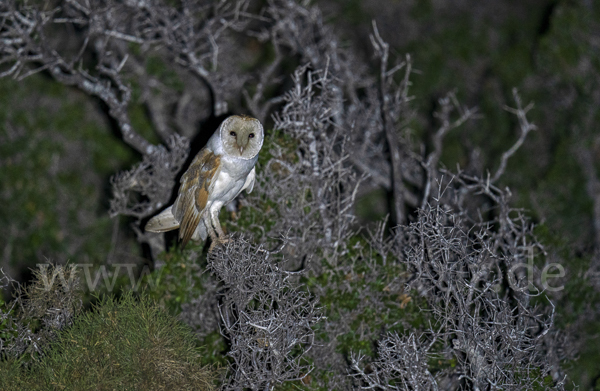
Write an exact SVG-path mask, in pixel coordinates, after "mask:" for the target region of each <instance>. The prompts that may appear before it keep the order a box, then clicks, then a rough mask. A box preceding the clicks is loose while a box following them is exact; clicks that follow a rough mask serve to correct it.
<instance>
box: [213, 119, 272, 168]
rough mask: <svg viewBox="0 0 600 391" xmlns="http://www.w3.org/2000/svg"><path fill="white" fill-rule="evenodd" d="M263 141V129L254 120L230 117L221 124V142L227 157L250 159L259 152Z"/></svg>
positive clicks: (258, 122)
mask: <svg viewBox="0 0 600 391" xmlns="http://www.w3.org/2000/svg"><path fill="white" fill-rule="evenodd" d="M263 139H264V132H263V127H262V125H261V123H260V121H259V120H257V119H256V118H252V117H248V116H245V115H232V116H231V117H228V118H227V119H226V120H225V121H223V123H222V124H221V141H222V142H223V149H224V150H225V153H227V154H228V155H229V156H235V157H240V158H242V159H252V158H253V157H255V156H256V155H257V154H258V152H259V151H260V148H261V147H262V144H263Z"/></svg>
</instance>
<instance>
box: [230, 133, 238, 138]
mask: <svg viewBox="0 0 600 391" xmlns="http://www.w3.org/2000/svg"><path fill="white" fill-rule="evenodd" d="M229 134H230V135H232V136H233V137H235V136H237V135H236V134H235V132H230V133H229Z"/></svg>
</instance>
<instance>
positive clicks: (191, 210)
mask: <svg viewBox="0 0 600 391" xmlns="http://www.w3.org/2000/svg"><path fill="white" fill-rule="evenodd" d="M263 139H264V132H263V127H262V125H261V123H260V122H259V121H258V120H257V119H256V118H252V117H247V116H240V115H233V116H231V117H228V118H227V119H225V121H223V122H222V123H221V125H220V126H219V128H218V129H217V130H216V131H215V133H214V134H213V135H212V137H211V138H210V139H209V140H208V143H207V144H206V146H205V147H204V148H202V150H200V152H198V155H196V157H195V158H194V161H193V162H192V164H190V167H189V168H188V169H187V171H186V172H185V173H184V174H183V176H182V177H181V181H180V183H181V184H180V186H179V192H178V194H177V199H176V200H175V203H173V205H171V206H169V207H168V208H167V209H165V210H164V211H162V212H161V213H159V214H158V215H156V216H154V217H153V218H152V219H150V221H148V223H147V224H146V228H145V229H146V231H149V232H166V231H171V230H174V229H177V228H179V239H180V240H181V242H182V248H183V247H185V245H186V244H187V242H188V241H189V240H190V239H194V240H199V239H202V240H206V237H207V234H208V236H210V238H211V241H212V244H211V247H210V249H209V251H210V250H212V249H213V248H214V246H215V245H216V243H217V242H218V241H219V240H220V241H223V240H224V239H225V234H224V232H223V229H222V228H221V224H220V223H219V211H220V210H221V208H222V207H223V205H226V204H227V203H229V202H231V201H232V200H233V199H234V198H235V197H237V196H238V195H239V194H240V193H241V192H242V190H246V191H247V192H248V193H250V192H251V191H252V188H253V187H254V179H255V177H256V173H255V170H254V165H255V164H256V161H257V160H258V152H259V151H260V148H261V147H262V144H263ZM215 230H216V233H215ZM217 235H218V236H217Z"/></svg>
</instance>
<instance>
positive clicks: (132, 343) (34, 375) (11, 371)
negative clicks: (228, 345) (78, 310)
mask: <svg viewBox="0 0 600 391" xmlns="http://www.w3.org/2000/svg"><path fill="white" fill-rule="evenodd" d="M200 359H201V351H200V349H199V348H198V347H196V339H195V337H194V335H193V334H192V333H191V331H190V330H189V328H188V327H186V326H185V325H184V324H182V323H181V322H179V321H178V320H177V319H175V318H174V317H173V316H171V315H169V314H168V313H166V312H165V311H164V310H162V309H161V308H159V307H158V306H157V305H156V304H155V303H154V302H152V301H151V300H149V299H147V298H144V297H141V298H139V300H138V299H137V298H135V297H134V296H133V294H131V293H128V294H125V295H124V296H123V297H122V298H121V299H120V300H118V301H117V300H116V299H114V298H112V297H110V296H106V297H104V298H102V299H100V300H99V302H98V303H97V304H96V305H95V307H94V309H93V311H89V312H86V313H85V314H83V315H81V316H79V317H77V318H76V319H75V321H74V323H73V325H72V326H71V327H69V328H67V329H65V330H63V331H61V332H60V333H59V335H58V336H57V338H56V340H55V341H54V342H53V343H52V344H51V345H50V347H49V349H48V351H47V354H46V355H45V356H44V357H43V358H42V359H41V360H40V361H39V362H37V363H35V364H34V365H33V366H32V367H31V368H30V369H24V368H22V367H19V366H18V365H16V364H15V362H14V361H13V362H10V361H7V362H3V363H2V367H1V368H0V370H2V372H3V374H2V376H0V389H3V390H9V389H10V390H13V389H24V388H25V389H32V390H33V389H35V390H42V389H43V390H47V389H54V390H167V389H173V390H212V389H214V387H213V382H214V380H215V378H216V374H217V372H216V371H215V370H214V369H213V368H211V367H206V366H202V365H201V364H200Z"/></svg>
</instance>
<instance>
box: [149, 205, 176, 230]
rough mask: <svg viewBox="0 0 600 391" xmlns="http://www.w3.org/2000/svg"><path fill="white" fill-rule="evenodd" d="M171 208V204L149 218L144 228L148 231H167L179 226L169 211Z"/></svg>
mask: <svg viewBox="0 0 600 391" xmlns="http://www.w3.org/2000/svg"><path fill="white" fill-rule="evenodd" d="M172 208H173V205H171V206H169V207H168V208H167V209H165V210H163V211H162V212H160V213H159V214H157V215H156V216H154V217H153V218H151V219H150V220H149V221H148V223H147V224H146V227H145V228H144V229H145V230H146V231H148V232H167V231H172V230H174V229H177V228H179V222H178V221H177V220H176V219H175V216H173V212H171V209H172Z"/></svg>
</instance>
